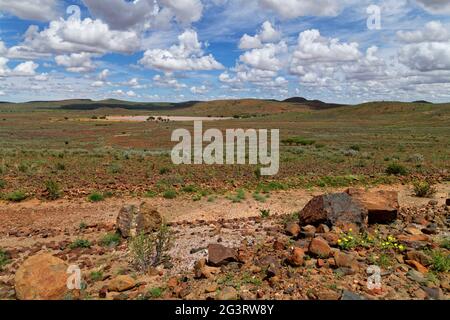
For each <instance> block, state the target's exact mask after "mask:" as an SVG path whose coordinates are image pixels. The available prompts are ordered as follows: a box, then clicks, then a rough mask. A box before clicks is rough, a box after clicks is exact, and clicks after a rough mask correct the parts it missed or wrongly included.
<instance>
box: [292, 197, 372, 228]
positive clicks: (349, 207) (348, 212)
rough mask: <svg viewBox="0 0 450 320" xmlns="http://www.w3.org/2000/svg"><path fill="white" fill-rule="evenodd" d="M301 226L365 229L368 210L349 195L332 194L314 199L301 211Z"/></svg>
mask: <svg viewBox="0 0 450 320" xmlns="http://www.w3.org/2000/svg"><path fill="white" fill-rule="evenodd" d="M299 223H300V225H301V226H304V225H308V224H311V225H314V226H319V225H320V224H326V225H328V226H337V227H341V228H343V229H348V228H349V227H353V226H354V227H355V228H358V229H361V228H365V226H366V225H367V209H366V208H365V207H364V206H362V205H361V203H359V202H357V201H355V200H354V199H353V198H352V197H351V196H350V195H349V194H348V193H345V192H343V193H331V194H324V195H320V196H316V197H314V198H313V199H312V200H311V201H309V202H308V203H307V204H306V206H305V207H304V208H303V210H302V211H300V214H299Z"/></svg>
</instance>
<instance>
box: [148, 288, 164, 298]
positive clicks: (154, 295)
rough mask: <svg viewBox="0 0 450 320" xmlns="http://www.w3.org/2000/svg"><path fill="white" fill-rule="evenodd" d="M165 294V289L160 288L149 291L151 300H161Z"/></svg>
mask: <svg viewBox="0 0 450 320" xmlns="http://www.w3.org/2000/svg"><path fill="white" fill-rule="evenodd" d="M163 293H164V289H163V288H159V287H156V288H151V289H150V290H149V291H148V294H149V296H150V299H158V298H161V297H162V295H163Z"/></svg>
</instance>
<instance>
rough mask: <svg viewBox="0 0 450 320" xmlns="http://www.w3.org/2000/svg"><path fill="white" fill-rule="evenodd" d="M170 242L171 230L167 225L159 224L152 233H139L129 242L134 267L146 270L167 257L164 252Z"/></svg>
mask: <svg viewBox="0 0 450 320" xmlns="http://www.w3.org/2000/svg"><path fill="white" fill-rule="evenodd" d="M170 244H171V232H170V229H169V227H168V226H166V225H161V227H160V229H159V230H158V232H156V233H154V234H149V235H147V234H145V233H140V234H139V235H137V236H135V237H133V238H132V239H131V241H130V242H129V250H130V255H131V260H132V264H133V266H134V268H136V269H137V270H138V271H139V272H144V273H145V272H147V270H148V268H150V267H156V266H158V265H159V264H161V263H162V262H163V261H164V260H165V259H167V256H166V252H167V251H168V250H169V248H170Z"/></svg>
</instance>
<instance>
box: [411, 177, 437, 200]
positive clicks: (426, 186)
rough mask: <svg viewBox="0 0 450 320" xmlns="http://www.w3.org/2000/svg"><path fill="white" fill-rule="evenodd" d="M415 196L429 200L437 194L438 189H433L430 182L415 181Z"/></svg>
mask: <svg viewBox="0 0 450 320" xmlns="http://www.w3.org/2000/svg"><path fill="white" fill-rule="evenodd" d="M413 188H414V194H415V195H416V197H420V198H427V197H430V196H432V195H433V194H435V193H436V188H435V187H433V186H432V185H431V184H430V183H429V182H428V181H424V180H422V181H419V180H417V181H414V182H413Z"/></svg>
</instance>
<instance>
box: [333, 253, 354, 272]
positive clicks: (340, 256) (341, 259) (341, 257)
mask: <svg viewBox="0 0 450 320" xmlns="http://www.w3.org/2000/svg"><path fill="white" fill-rule="evenodd" d="M334 260H335V261H336V266H338V267H345V268H352V269H355V267H356V264H357V261H356V257H355V256H354V255H352V254H347V253H343V252H337V253H336V254H335V255H334Z"/></svg>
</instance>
